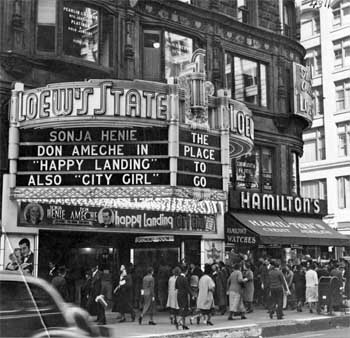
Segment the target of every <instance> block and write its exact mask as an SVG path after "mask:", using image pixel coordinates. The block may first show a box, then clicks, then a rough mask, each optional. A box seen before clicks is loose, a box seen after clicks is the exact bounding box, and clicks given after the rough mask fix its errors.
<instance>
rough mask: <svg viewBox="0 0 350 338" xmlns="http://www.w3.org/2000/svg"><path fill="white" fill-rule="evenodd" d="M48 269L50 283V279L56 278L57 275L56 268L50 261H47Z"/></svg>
mask: <svg viewBox="0 0 350 338" xmlns="http://www.w3.org/2000/svg"><path fill="white" fill-rule="evenodd" d="M48 267H49V273H48V280H49V281H52V279H53V278H54V277H56V276H57V273H58V271H57V267H56V264H55V263H54V262H52V261H49V264H48Z"/></svg>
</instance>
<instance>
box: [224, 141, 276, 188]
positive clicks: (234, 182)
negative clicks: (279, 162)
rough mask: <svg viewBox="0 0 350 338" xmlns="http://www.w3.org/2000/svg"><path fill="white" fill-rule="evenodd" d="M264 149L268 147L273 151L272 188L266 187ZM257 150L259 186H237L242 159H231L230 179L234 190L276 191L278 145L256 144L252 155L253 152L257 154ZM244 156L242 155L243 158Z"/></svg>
mask: <svg viewBox="0 0 350 338" xmlns="http://www.w3.org/2000/svg"><path fill="white" fill-rule="evenodd" d="M264 149H268V150H269V151H270V152H271V170H272V172H271V189H270V190H269V189H264V179H265V178H266V177H265V178H264V172H263V161H262V155H263V151H264ZM256 151H257V153H258V158H259V160H258V165H259V168H258V171H259V176H258V188H257V189H256V188H249V187H245V188H244V187H237V162H238V161H239V160H240V159H233V160H232V161H231V166H232V177H231V179H230V182H231V185H232V187H233V190H235V191H252V192H261V193H274V192H275V190H276V181H275V180H274V177H275V175H274V174H275V173H276V163H275V162H276V161H275V159H276V147H273V146H270V145H255V147H254V149H253V150H252V153H251V154H250V155H252V154H253V153H254V154H255V153H256ZM250 155H245V156H250ZM243 158H244V156H243V157H242V159H243Z"/></svg>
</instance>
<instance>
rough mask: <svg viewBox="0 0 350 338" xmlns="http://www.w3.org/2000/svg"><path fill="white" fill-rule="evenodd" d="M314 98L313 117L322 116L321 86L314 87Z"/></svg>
mask: <svg viewBox="0 0 350 338" xmlns="http://www.w3.org/2000/svg"><path fill="white" fill-rule="evenodd" d="M313 91H314V98H315V115H323V90H322V86H319V87H315V88H314V89H313Z"/></svg>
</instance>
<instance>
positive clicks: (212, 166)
mask: <svg viewBox="0 0 350 338" xmlns="http://www.w3.org/2000/svg"><path fill="white" fill-rule="evenodd" d="M179 147H180V152H179V156H180V158H179V160H178V174H177V183H178V185H184V186H192V187H199V188H213V189H222V176H221V175H222V165H221V151H220V136H218V135H213V134H209V133H205V132H202V131H189V130H185V129H180V143H179Z"/></svg>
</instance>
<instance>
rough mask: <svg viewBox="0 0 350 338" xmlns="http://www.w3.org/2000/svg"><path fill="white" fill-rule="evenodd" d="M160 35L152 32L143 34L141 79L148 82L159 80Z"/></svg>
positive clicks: (147, 31) (146, 31)
mask: <svg viewBox="0 0 350 338" xmlns="http://www.w3.org/2000/svg"><path fill="white" fill-rule="evenodd" d="M160 60H161V33H160V32H159V31H154V30H145V31H144V32H143V78H144V79H145V80H150V81H159V80H160V79H161V73H162V72H161V61H160Z"/></svg>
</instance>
